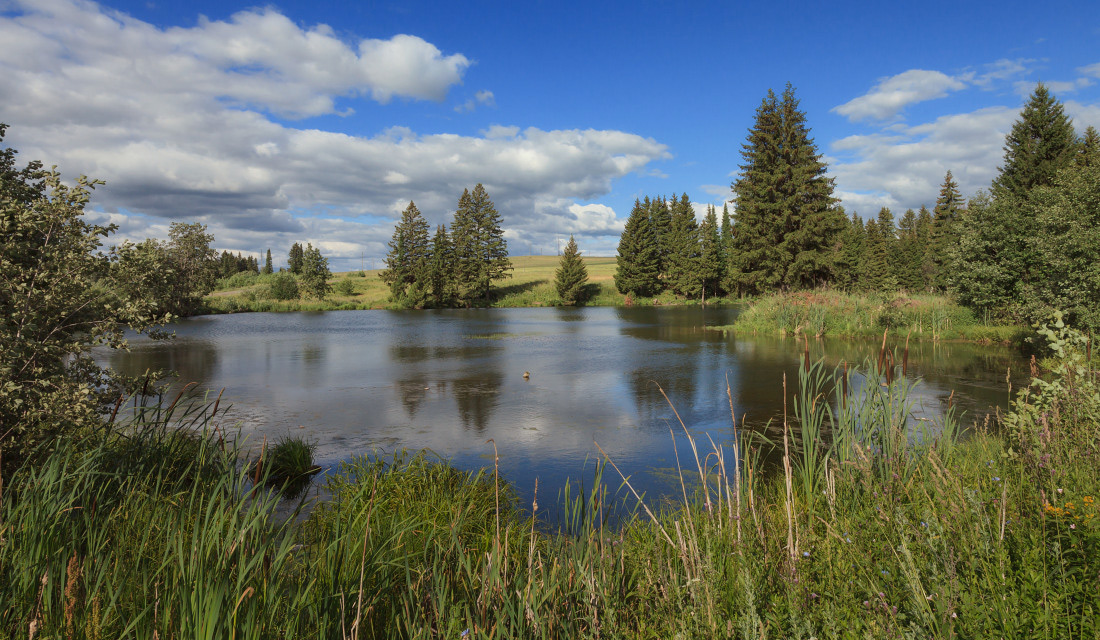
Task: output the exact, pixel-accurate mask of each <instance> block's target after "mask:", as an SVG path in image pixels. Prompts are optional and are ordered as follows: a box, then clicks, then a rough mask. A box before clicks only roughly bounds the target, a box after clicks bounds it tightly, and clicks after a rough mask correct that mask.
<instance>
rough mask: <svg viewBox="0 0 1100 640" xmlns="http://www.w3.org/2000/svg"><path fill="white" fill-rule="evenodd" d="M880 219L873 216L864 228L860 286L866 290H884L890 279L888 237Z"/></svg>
mask: <svg viewBox="0 0 1100 640" xmlns="http://www.w3.org/2000/svg"><path fill="white" fill-rule="evenodd" d="M883 236H884V233H883V230H882V229H881V228H880V227H879V223H878V220H876V219H874V218H872V219H870V220H868V221H867V225H866V227H865V228H864V243H863V256H862V257H861V258H860V273H859V287H860V289H862V290H864V291H884V290H886V289H887V288H888V286H889V284H890V282H891V279H890V262H889V257H888V256H887V253H886V239H885V238H884V237H883Z"/></svg>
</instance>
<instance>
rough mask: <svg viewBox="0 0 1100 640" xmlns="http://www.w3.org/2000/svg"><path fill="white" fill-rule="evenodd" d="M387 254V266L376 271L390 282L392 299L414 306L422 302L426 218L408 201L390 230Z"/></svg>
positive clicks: (426, 255)
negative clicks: (391, 230) (399, 217)
mask: <svg viewBox="0 0 1100 640" xmlns="http://www.w3.org/2000/svg"><path fill="white" fill-rule="evenodd" d="M388 246H389V248H390V250H389V253H387V254H386V260H385V264H386V268H385V269H383V270H382V272H381V273H379V274H378V277H379V278H381V279H382V281H383V282H385V283H386V284H388V285H389V287H390V294H391V295H392V296H393V299H394V301H396V302H399V303H401V304H403V305H405V306H409V307H416V306H420V305H422V304H423V303H424V296H425V294H426V290H427V289H428V283H427V279H428V259H429V249H430V247H429V245H428V222H427V221H426V220H425V219H424V216H422V215H421V214H420V210H419V209H417V208H416V204H415V203H413V202H411V201H410V202H409V206H407V207H405V211H403V212H402V213H401V221H400V222H398V223H397V225H396V226H395V227H394V230H393V237H392V238H390V242H389V245H388Z"/></svg>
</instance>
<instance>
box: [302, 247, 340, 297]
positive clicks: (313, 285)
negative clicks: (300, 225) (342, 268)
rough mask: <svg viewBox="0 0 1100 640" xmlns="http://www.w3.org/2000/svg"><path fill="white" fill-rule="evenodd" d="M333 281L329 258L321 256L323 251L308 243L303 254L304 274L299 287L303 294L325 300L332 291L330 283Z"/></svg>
mask: <svg viewBox="0 0 1100 640" xmlns="http://www.w3.org/2000/svg"><path fill="white" fill-rule="evenodd" d="M330 279H332V272H331V271H329V269H328V258H326V257H324V256H322V255H321V250H320V249H318V248H314V246H313V244H311V243H307V244H306V248H305V250H304V251H303V252H302V274H301V277H300V278H299V285H300V288H301V290H302V293H303V294H305V295H307V296H311V297H314V298H317V299H318V300H320V299H323V298H324V297H325V296H326V295H328V294H329V293H330V292H331V291H332V287H331V286H330V285H329V283H328V281H329V280H330Z"/></svg>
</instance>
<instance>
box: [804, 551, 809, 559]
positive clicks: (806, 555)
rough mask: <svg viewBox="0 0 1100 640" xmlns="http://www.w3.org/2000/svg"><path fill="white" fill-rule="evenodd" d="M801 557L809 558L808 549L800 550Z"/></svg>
mask: <svg viewBox="0 0 1100 640" xmlns="http://www.w3.org/2000/svg"><path fill="white" fill-rule="evenodd" d="M802 557H803V558H809V557H810V552H809V551H803V552H802Z"/></svg>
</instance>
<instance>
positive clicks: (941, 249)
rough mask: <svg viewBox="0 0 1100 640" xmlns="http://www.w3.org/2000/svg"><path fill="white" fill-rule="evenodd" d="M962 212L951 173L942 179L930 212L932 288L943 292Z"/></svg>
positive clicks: (957, 187)
mask: <svg viewBox="0 0 1100 640" xmlns="http://www.w3.org/2000/svg"><path fill="white" fill-rule="evenodd" d="M962 210H963V199H962V195H961V194H960V193H959V185H958V184H957V183H956V182H955V179H954V178H953V177H952V175H951V171H950V170H949V171H948V172H947V175H946V176H944V178H943V185H942V186H941V187H940V197H939V198H937V199H936V207H935V208H934V209H933V210H932V238H931V245H932V263H933V264H934V265H935V274H934V275H933V278H932V284H933V286H934V287H935V288H936V289H938V290H940V291H943V290H944V289H946V287H947V272H946V269H947V265H948V264H949V256H950V255H951V253H952V252H953V251H954V246H955V244H956V243H957V241H958V229H957V228H956V227H957V222H958V219H959V217H960V215H961V212H962Z"/></svg>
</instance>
